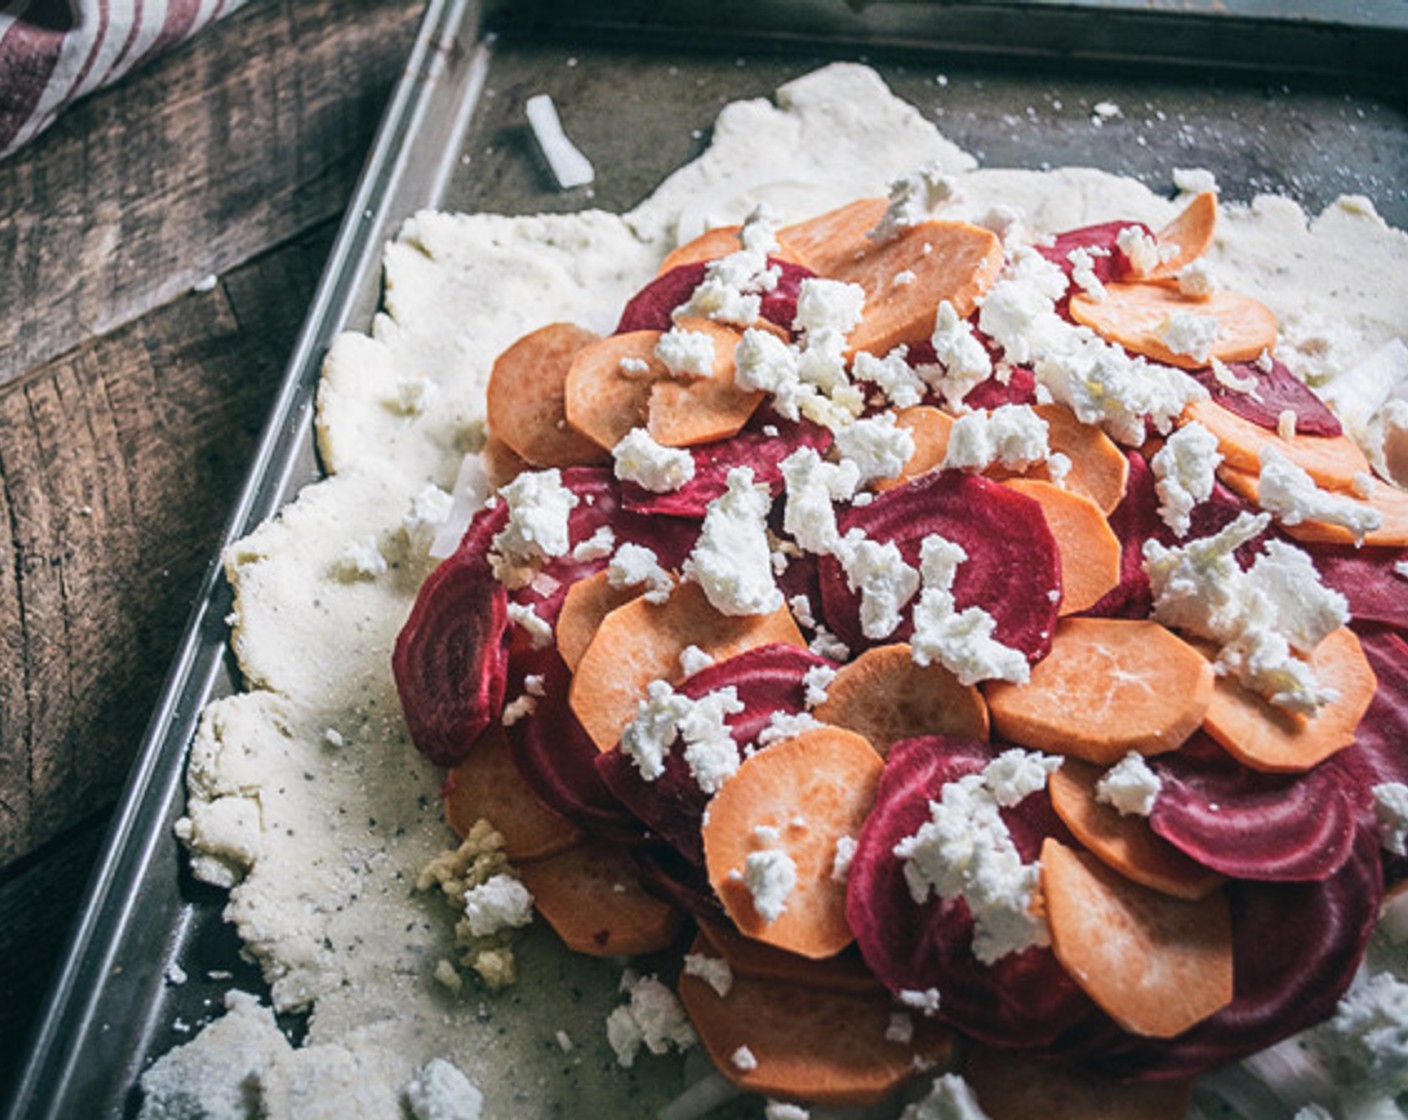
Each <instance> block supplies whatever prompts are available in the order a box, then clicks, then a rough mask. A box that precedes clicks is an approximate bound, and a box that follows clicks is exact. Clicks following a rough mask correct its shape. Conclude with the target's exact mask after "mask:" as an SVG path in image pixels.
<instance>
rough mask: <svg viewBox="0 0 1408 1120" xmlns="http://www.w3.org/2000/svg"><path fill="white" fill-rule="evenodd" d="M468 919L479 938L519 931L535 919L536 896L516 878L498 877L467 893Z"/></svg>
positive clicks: (473, 932) (466, 913)
mask: <svg viewBox="0 0 1408 1120" xmlns="http://www.w3.org/2000/svg"><path fill="white" fill-rule="evenodd" d="M464 916H465V919H466V920H467V921H468V923H469V932H470V933H471V934H472V935H473V936H475V937H491V936H493V935H494V934H496V933H498V932H499V931H500V930H505V929H519V928H521V927H522V926H526V925H527V924H528V923H529V922H531V921H532V920H533V896H532V895H531V894H530V893H529V892H528V888H527V887H525V886H524V885H523V883H522V882H521V881H519V880H518V879H516V878H514V877H513V876H512V875H502V874H500V875H495V876H493V878H491V879H489V880H487V881H486V882H483V883H480V884H478V885H477V886H473V887H470V888H469V889H468V890H467V891H465V892H464Z"/></svg>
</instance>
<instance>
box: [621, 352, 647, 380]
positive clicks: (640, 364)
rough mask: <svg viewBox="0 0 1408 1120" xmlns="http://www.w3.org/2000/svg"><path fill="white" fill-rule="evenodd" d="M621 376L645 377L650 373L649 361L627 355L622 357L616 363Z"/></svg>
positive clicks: (629, 377) (630, 377)
mask: <svg viewBox="0 0 1408 1120" xmlns="http://www.w3.org/2000/svg"><path fill="white" fill-rule="evenodd" d="M617 369H618V370H620V372H621V376H622V377H624V378H626V379H627V380H635V379H637V378H642V377H646V376H647V375H649V373H650V363H649V362H648V361H646V360H645V359H644V358H633V357H631V356H629V355H627V356H626V357H624V358H622V359H621V361H620V362H619V363H618V365H617Z"/></svg>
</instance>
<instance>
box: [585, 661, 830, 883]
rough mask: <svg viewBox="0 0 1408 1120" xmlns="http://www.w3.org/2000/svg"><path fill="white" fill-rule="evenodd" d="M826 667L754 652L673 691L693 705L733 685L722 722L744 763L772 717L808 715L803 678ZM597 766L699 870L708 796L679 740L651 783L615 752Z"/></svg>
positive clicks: (638, 813)
mask: <svg viewBox="0 0 1408 1120" xmlns="http://www.w3.org/2000/svg"><path fill="white" fill-rule="evenodd" d="M829 664H830V662H828V661H827V660H826V659H825V658H821V657H817V656H816V655H815V654H813V653H808V652H807V651H806V650H802V649H797V648H796V647H795V646H790V645H782V644H773V645H765V646H758V647H756V648H754V649H750V650H746V651H745V652H743V653H740V654H738V655H737V656H736V657H730V658H728V659H727V660H725V661H718V662H715V663H714V664H713V665H710V666H708V667H707V668H704V669H701V670H700V671H699V672H697V673H695V674H694V675H693V676H692V677H689V678H688V679H686V680H685V681H684V682H683V683H682V684H681V685H679V686H678V691H679V692H681V693H683V694H684V695H685V696H688V697H689V698H690V699H691V700H698V699H699V698H701V697H703V696H706V695H708V694H709V693H711V692H715V691H717V690H718V689H721V688H727V687H728V686H730V685H732V686H733V687H734V688H735V689H737V691H738V699H739V702H740V703H742V704H743V711H742V712H740V713H739V714H738V715H736V716H729V717H727V719H726V722H727V724H728V728H729V733H730V734H731V735H732V736H733V741H734V742H735V743H736V744H737V745H738V752H739V757H740V759H741V758H742V757H743V750H744V748H745V747H746V746H748V745H749V744H750V743H752V742H753V741H754V740H756V739H757V737H758V734H759V732H761V731H762V730H763V728H764V727H766V726H767V724H768V721H769V720H770V719H771V718H772V716H773V714H774V713H776V712H785V713H787V714H789V715H796V714H797V713H798V712H801V711H803V710H804V709H805V706H806V705H805V702H804V694H805V689H804V687H803V685H802V678H803V676H805V675H806V673H807V671H808V670H809V669H812V668H814V667H816V666H819V665H829ZM595 762H596V768H597V772H598V773H599V774H600V775H601V778H602V780H603V782H604V783H605V785H606V787H607V788H608V789H610V790H611V792H612V793H613V794H614V795H615V796H616V797H617V798H618V799H619V800H620V801H621V802H622V803H623V804H625V805H626V806H628V807H629V808H630V810H631V811H632V812H633V813H634V814H635V815H636V817H637V818H639V820H640V821H641V823H642V824H644V825H645V827H646V828H647V829H649V830H650V831H651V832H653V833H654V834H655V835H657V836H658V837H660V838H661V839H662V840H664V841H666V842H667V843H669V844H671V845H673V846H674V847H675V849H676V850H678V851H679V852H680V854H681V855H682V856H683V857H684V858H685V859H686V860H687V861H689V862H691V863H693V864H695V865H697V866H701V867H702V866H703V864H704V842H703V840H702V838H701V837H700V832H699V829H700V822H701V821H702V819H703V816H704V809H705V807H706V806H707V805H708V804H709V796H710V795H709V794H707V793H705V792H704V790H702V789H701V788H700V787H699V783H698V782H697V781H696V780H695V778H694V775H693V774H692V773H691V772H690V768H689V764H688V763H687V762H686V761H685V758H684V751H683V748H682V745H681V743H680V742H679V740H676V741H675V743H674V745H673V746H672V747H671V749H670V753H669V754H668V755H666V757H665V772H664V773H663V774H661V775H660V776H659V777H658V778H656V779H655V780H654V781H646V780H645V779H644V778H642V777H641V774H640V770H639V769H638V768H637V767H636V764H635V762H634V761H633V760H632V759H631V757H630V756H629V755H627V754H625V753H624V752H622V751H620V750H612V751H606V752H605V753H603V754H599V755H598V756H597V758H596V760H595Z"/></svg>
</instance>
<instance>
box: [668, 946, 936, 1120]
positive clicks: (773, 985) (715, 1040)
mask: <svg viewBox="0 0 1408 1120" xmlns="http://www.w3.org/2000/svg"><path fill="white" fill-rule="evenodd" d="M695 950H696V951H703V952H706V953H707V952H708V947H707V945H706V944H703V943H702V942H696V944H695ZM679 994H680V1001H681V1002H682V1003H683V1004H684V1007H685V1010H686V1011H687V1012H688V1013H689V1018H690V1022H692V1023H693V1024H694V1029H695V1031H697V1032H698V1034H699V1041H700V1043H701V1044H702V1045H703V1047H704V1049H705V1051H706V1052H707V1053H708V1055H709V1057H710V1058H711V1059H712V1060H713V1062H714V1065H715V1066H716V1067H717V1068H718V1070H719V1072H720V1073H722V1074H723V1075H724V1076H725V1077H726V1078H728V1079H729V1080H730V1081H731V1082H733V1083H734V1084H735V1085H737V1086H739V1087H740V1088H742V1089H745V1090H748V1091H750V1092H756V1093H763V1094H765V1095H767V1096H769V1097H783V1098H788V1097H790V1098H797V1099H802V1100H805V1101H807V1102H808V1103H809V1104H816V1105H871V1104H877V1103H879V1102H880V1101H882V1100H884V1099H885V1098H886V1097H888V1096H889V1095H890V1094H891V1093H893V1092H894V1091H895V1090H896V1089H898V1088H899V1087H900V1086H901V1085H903V1084H904V1083H905V1082H906V1081H908V1080H909V1079H910V1078H911V1077H914V1076H915V1075H916V1074H917V1072H918V1071H919V1070H921V1069H931V1068H941V1067H943V1066H947V1065H948V1064H949V1063H950V1061H951V1060H952V1056H953V1034H952V1032H951V1031H949V1029H948V1028H947V1027H944V1026H943V1025H941V1024H939V1023H937V1022H934V1021H932V1020H923V1019H916V1020H915V1021H914V1034H913V1037H912V1038H911V1039H910V1040H909V1041H908V1042H900V1041H897V1040H895V1039H893V1038H887V1037H886V1033H887V1032H888V1031H889V1030H890V1023H891V1020H890V1017H891V1015H892V1014H893V1010H894V1004H893V1003H892V1002H891V1000H890V997H889V995H888V994H887V993H862V992H839V991H834V990H829V989H825V988H813V987H809V986H807V985H804V984H792V983H788V982H785V981H781V980H762V979H757V978H755V977H748V976H735V977H734V980H733V984H732V985H731V986H730V988H729V991H728V995H726V996H720V995H719V994H718V993H717V992H716V991H715V990H714V989H713V988H712V987H710V986H709V984H708V983H707V982H706V981H704V980H703V979H701V978H700V977H698V976H692V975H689V974H685V975H684V976H681V977H680V983H679ZM744 1048H746V1049H744ZM744 1054H746V1055H747V1056H748V1057H750V1058H751V1059H752V1061H751V1062H750V1061H746V1060H743V1061H740V1060H739V1059H740V1058H741V1057H742V1055H744Z"/></svg>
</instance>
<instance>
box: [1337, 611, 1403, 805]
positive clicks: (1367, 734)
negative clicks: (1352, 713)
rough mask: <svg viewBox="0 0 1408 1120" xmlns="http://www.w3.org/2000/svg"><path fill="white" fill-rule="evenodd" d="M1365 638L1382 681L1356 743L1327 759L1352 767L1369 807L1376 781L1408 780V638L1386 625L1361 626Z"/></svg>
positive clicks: (1362, 640) (1347, 768)
mask: <svg viewBox="0 0 1408 1120" xmlns="http://www.w3.org/2000/svg"><path fill="white" fill-rule="evenodd" d="M1359 644H1360V645H1361V646H1363V647H1364V656H1365V657H1367V658H1368V659H1369V666H1370V668H1372V669H1373V670H1374V676H1375V677H1377V678H1378V681H1379V687H1378V689H1377V690H1376V691H1375V692H1374V698H1373V700H1371V701H1370V702H1369V709H1368V711H1366V712H1365V713H1364V718H1363V719H1362V720H1360V721H1359V727H1358V730H1357V731H1356V732H1355V736H1354V743H1353V744H1352V745H1351V746H1349V747H1347V748H1345V749H1344V750H1342V751H1340V752H1339V753H1338V754H1335V755H1332V756H1331V757H1330V758H1329V759H1327V760H1326V763H1325V764H1326V765H1330V764H1334V765H1336V766H1338V767H1341V768H1343V769H1344V770H1345V771H1346V772H1347V773H1348V775H1349V776H1350V777H1351V778H1352V779H1353V781H1354V782H1355V783H1356V784H1357V786H1358V787H1359V792H1360V799H1361V801H1362V803H1363V804H1364V805H1365V806H1366V807H1367V806H1368V805H1369V804H1370V803H1371V800H1370V799H1371V798H1372V794H1371V793H1370V792H1369V791H1370V790H1371V789H1372V788H1373V787H1374V786H1376V785H1379V784H1381V783H1383V782H1408V642H1405V641H1404V640H1403V638H1402V637H1401V636H1400V635H1398V634H1395V633H1393V632H1392V631H1389V630H1380V631H1376V632H1372V633H1369V632H1363V631H1361V632H1360V633H1359Z"/></svg>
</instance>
